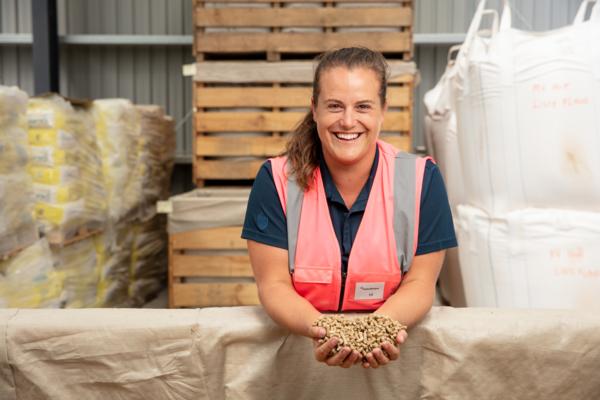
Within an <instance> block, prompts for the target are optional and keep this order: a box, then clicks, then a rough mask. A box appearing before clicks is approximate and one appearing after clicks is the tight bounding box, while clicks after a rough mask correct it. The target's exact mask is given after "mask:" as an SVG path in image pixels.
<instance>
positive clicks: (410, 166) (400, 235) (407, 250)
mask: <svg viewBox="0 0 600 400" xmlns="http://www.w3.org/2000/svg"><path fill="white" fill-rule="evenodd" d="M416 158H417V156H415V155H414V154H409V153H402V152H399V153H398V154H396V159H395V162H394V170H395V171H394V236H395V237H396V252H397V254H398V263H399V264H400V268H402V273H406V271H408V268H409V267H410V264H411V263H412V259H413V256H414V254H413V246H414V232H415V231H414V229H415V191H416V182H415V176H416V164H417V163H416Z"/></svg>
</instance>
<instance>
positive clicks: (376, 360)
mask: <svg viewBox="0 0 600 400" xmlns="http://www.w3.org/2000/svg"><path fill="white" fill-rule="evenodd" d="M407 337H408V333H406V331H405V330H404V329H402V330H401V331H400V332H398V336H396V343H397V344H392V343H389V342H383V343H382V344H381V347H377V348H375V349H373V351H372V352H370V353H368V354H367V355H366V357H365V358H366V359H367V361H365V362H363V364H362V365H363V367H364V368H379V367H381V366H383V365H386V364H389V363H390V362H391V361H394V360H397V359H398V357H399V356H400V346H401V345H402V344H403V343H404V342H405V341H406V338H407Z"/></svg>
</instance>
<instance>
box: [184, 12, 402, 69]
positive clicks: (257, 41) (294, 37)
mask: <svg viewBox="0 0 600 400" xmlns="http://www.w3.org/2000/svg"><path fill="white" fill-rule="evenodd" d="M206 3H209V4H206ZM227 3H234V1H233V0H210V1H208V0H206V1H205V0H195V1H194V8H193V10H194V11H193V12H194V54H195V55H196V57H197V58H198V60H207V59H212V60H215V59H223V57H227V58H229V59H231V58H232V57H233V58H234V59H245V58H247V57H248V55H250V54H254V55H255V56H260V57H263V59H265V60H275V59H276V60H284V59H290V58H297V57H298V56H304V58H305V59H306V57H305V56H306V55H307V54H308V55H315V54H318V53H321V52H323V51H326V50H330V49H332V48H338V47H346V46H366V47H370V48H372V49H374V50H378V51H381V52H382V53H384V54H385V55H386V56H389V57H391V58H393V59H402V60H411V59H412V57H413V42H412V34H413V29H412V26H413V8H412V1H407V0H392V1H390V0H387V1H376V0H366V1H365V0H362V1H361V0H343V1H335V2H334V1H327V0H326V1H321V0H320V1H316V0H309V1H292V0H245V1H244V0H237V1H235V4H231V5H230V4H227ZM294 3H295V4H294ZM298 3H312V4H309V5H308V6H307V5H306V4H304V5H302V6H298ZM381 3H386V4H385V5H384V6H382V5H381ZM357 6H360V7H357ZM240 57H241V58H240Z"/></svg>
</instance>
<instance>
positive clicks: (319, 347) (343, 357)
mask: <svg viewBox="0 0 600 400" xmlns="http://www.w3.org/2000/svg"><path fill="white" fill-rule="evenodd" d="M325 334H326V331H325V328H322V327H318V326H312V327H311V328H310V331H309V335H310V337H312V339H313V348H314V353H315V359H316V360H317V361H319V362H322V363H325V364H327V365H329V366H330V367H333V366H339V367H342V368H350V367H351V366H353V365H354V364H355V363H356V362H357V361H358V360H359V359H360V353H359V352H358V351H356V350H354V351H352V350H351V349H350V347H347V346H345V347H342V349H341V350H340V351H339V352H338V353H336V354H334V355H331V351H332V350H333V349H335V347H336V346H337V344H338V338H336V337H333V338H331V339H329V340H328V341H326V342H324V343H322V344H319V339H322V338H323V337H325Z"/></svg>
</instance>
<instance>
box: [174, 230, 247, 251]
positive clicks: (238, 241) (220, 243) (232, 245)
mask: <svg viewBox="0 0 600 400" xmlns="http://www.w3.org/2000/svg"><path fill="white" fill-rule="evenodd" d="M241 234H242V227H241V226H231V227H230V226H228V227H225V228H210V229H198V230H195V231H191V232H182V233H173V234H171V235H170V236H169V240H170V242H171V244H172V246H173V250H186V249H190V250H245V249H246V240H244V239H242V238H240V235H241Z"/></svg>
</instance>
